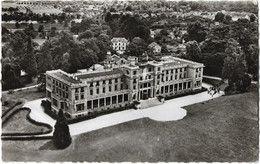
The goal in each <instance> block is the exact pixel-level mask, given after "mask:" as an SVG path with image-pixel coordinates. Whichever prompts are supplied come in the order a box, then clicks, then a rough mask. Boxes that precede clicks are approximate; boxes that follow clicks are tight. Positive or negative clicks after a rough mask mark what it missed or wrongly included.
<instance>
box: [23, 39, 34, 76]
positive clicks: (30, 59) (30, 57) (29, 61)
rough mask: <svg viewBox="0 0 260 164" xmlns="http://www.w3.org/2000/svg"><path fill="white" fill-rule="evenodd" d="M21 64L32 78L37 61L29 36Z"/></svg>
mask: <svg viewBox="0 0 260 164" xmlns="http://www.w3.org/2000/svg"><path fill="white" fill-rule="evenodd" d="M22 65H23V66H22V67H23V68H24V71H25V72H26V73H27V74H28V76H29V79H30V80H32V77H34V76H35V75H36V73H37V63H36V57H35V54H34V52H33V46H32V40H31V37H28V41H27V49H26V53H25V56H24V60H23V63H22Z"/></svg>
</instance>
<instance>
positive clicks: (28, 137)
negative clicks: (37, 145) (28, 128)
mask: <svg viewBox="0 0 260 164" xmlns="http://www.w3.org/2000/svg"><path fill="white" fill-rule="evenodd" d="M50 139H52V136H25V137H19V136H4V137H1V140H3V141H4V140H14V141H27V140H50Z"/></svg>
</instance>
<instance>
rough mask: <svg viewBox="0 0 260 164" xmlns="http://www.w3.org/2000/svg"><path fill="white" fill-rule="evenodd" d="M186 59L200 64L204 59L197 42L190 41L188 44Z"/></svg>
mask: <svg viewBox="0 0 260 164" xmlns="http://www.w3.org/2000/svg"><path fill="white" fill-rule="evenodd" d="M186 57H187V59H190V60H192V61H196V62H200V61H201V59H202V54H201V50H200V48H199V45H198V43H197V42H196V41H189V42H187V44H186Z"/></svg>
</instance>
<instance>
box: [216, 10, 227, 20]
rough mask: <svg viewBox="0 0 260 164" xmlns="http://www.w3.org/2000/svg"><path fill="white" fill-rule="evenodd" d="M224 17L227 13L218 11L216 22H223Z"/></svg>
mask: <svg viewBox="0 0 260 164" xmlns="http://www.w3.org/2000/svg"><path fill="white" fill-rule="evenodd" d="M224 17H225V14H223V13H222V12H218V13H217V14H216V15H215V21H216V22H223V20H224Z"/></svg>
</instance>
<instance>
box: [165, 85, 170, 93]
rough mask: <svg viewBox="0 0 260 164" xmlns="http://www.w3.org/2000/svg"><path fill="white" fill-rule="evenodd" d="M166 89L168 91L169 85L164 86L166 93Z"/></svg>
mask: <svg viewBox="0 0 260 164" xmlns="http://www.w3.org/2000/svg"><path fill="white" fill-rule="evenodd" d="M168 91H169V86H168V85H167V86H165V93H168Z"/></svg>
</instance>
